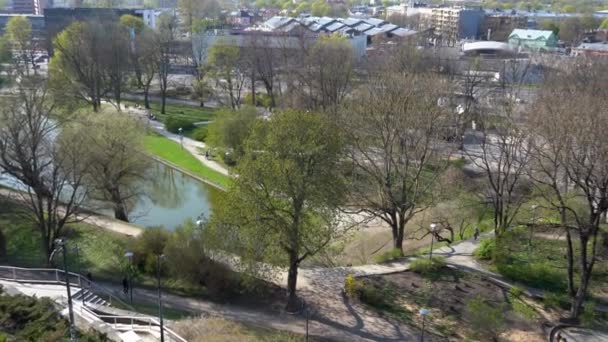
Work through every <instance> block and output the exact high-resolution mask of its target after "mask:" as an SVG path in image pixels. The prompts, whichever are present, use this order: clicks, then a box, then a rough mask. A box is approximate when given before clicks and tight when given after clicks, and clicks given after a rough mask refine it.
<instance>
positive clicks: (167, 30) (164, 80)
mask: <svg viewBox="0 0 608 342" xmlns="http://www.w3.org/2000/svg"><path fill="white" fill-rule="evenodd" d="M159 21H160V23H159V32H158V35H157V36H156V37H157V42H156V44H155V45H156V47H157V48H158V53H157V54H156V57H157V60H156V63H157V64H156V69H157V74H158V81H159V84H160V97H161V106H160V112H161V113H162V114H165V105H166V102H167V89H168V88H169V72H170V69H171V58H172V57H173V56H174V54H175V44H176V42H175V37H176V34H177V25H178V24H177V18H176V17H175V16H173V15H170V14H164V15H162V16H161V17H160V18H159Z"/></svg>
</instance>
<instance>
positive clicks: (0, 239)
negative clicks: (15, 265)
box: [0, 230, 6, 258]
mask: <svg viewBox="0 0 608 342" xmlns="http://www.w3.org/2000/svg"><path fill="white" fill-rule="evenodd" d="M5 256H6V237H5V236H4V233H3V232H2V230H0V258H4V257H5Z"/></svg>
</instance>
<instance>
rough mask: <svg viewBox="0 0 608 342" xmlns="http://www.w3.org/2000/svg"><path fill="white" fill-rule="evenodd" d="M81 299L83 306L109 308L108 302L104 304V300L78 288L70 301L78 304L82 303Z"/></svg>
mask: <svg viewBox="0 0 608 342" xmlns="http://www.w3.org/2000/svg"><path fill="white" fill-rule="evenodd" d="M83 298H84V303H85V305H88V306H91V307H94V308H95V307H99V306H109V304H108V302H106V301H105V300H103V299H101V298H100V297H99V296H97V295H96V294H95V293H93V292H91V291H89V290H87V289H85V288H79V289H78V290H77V291H76V292H75V293H74V295H72V300H73V301H78V302H80V303H82V302H83Z"/></svg>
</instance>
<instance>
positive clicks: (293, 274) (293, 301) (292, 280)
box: [286, 253, 299, 312]
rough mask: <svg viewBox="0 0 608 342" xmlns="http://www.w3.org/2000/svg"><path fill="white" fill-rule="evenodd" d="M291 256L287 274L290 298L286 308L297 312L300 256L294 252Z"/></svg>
mask: <svg viewBox="0 0 608 342" xmlns="http://www.w3.org/2000/svg"><path fill="white" fill-rule="evenodd" d="M291 254H292V255H290V256H289V272H288V274H287V293H288V295H289V298H288V300H287V307H286V310H287V311H288V312H295V311H297V310H298V308H299V302H298V296H297V295H296V286H297V282H298V261H297V259H298V256H297V255H295V254H294V253H291Z"/></svg>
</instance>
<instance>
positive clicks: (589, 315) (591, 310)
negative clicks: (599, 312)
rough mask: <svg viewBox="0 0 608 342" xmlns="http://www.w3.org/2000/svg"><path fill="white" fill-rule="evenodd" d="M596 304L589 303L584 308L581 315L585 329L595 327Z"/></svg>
mask: <svg viewBox="0 0 608 342" xmlns="http://www.w3.org/2000/svg"><path fill="white" fill-rule="evenodd" d="M595 318H596V316H595V303H594V302H590V301H588V302H587V303H585V304H584V306H583V312H582V313H581V324H582V325H583V326H585V327H592V326H593V325H595Z"/></svg>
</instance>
